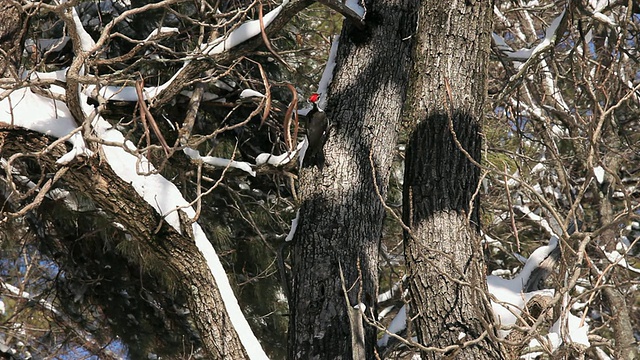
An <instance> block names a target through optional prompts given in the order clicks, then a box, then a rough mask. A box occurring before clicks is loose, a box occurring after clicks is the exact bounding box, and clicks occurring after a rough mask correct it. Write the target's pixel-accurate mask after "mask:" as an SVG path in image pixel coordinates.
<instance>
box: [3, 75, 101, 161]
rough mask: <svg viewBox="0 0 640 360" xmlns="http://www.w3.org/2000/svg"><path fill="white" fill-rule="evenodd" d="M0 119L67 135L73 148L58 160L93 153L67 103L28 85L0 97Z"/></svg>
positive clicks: (38, 130) (52, 134)
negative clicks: (36, 92)
mask: <svg viewBox="0 0 640 360" xmlns="http://www.w3.org/2000/svg"><path fill="white" fill-rule="evenodd" d="M0 90H3V89H0ZM0 122H2V123H5V124H9V125H15V126H21V127H23V128H26V129H30V130H33V131H37V132H40V133H43V134H46V135H50V136H54V137H57V138H63V137H68V141H69V142H70V143H71V144H72V145H73V149H72V150H71V151H70V152H69V153H68V154H66V155H64V156H63V157H61V158H60V159H58V160H57V162H58V163H60V164H66V163H68V162H69V161H71V160H72V159H73V158H75V156H77V155H80V154H84V155H86V156H92V155H93V154H92V152H91V151H90V150H89V149H87V147H86V144H85V142H84V140H83V139H82V134H81V132H80V130H81V129H80V128H79V127H78V125H77V124H76V122H75V120H74V119H73V116H72V115H71V112H70V111H69V108H67V105H66V104H65V103H64V102H61V101H58V100H54V99H50V98H47V97H44V96H42V95H38V94H35V93H33V92H32V91H31V89H30V88H22V89H17V90H15V91H13V92H11V94H9V96H7V97H6V98H4V99H2V100H1V101H0Z"/></svg>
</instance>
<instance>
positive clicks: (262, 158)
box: [256, 140, 304, 166]
mask: <svg viewBox="0 0 640 360" xmlns="http://www.w3.org/2000/svg"><path fill="white" fill-rule="evenodd" d="M303 146H304V140H303V141H301V142H300V143H298V146H297V147H296V149H295V150H294V151H292V152H286V153H284V154H280V155H271V154H269V153H262V154H259V155H258V156H256V166H259V165H262V164H269V165H273V166H282V165H285V164H287V163H289V161H291V159H292V158H293V157H295V156H296V154H297V153H298V151H300V150H301V149H302V147H303Z"/></svg>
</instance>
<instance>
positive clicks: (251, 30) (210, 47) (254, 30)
mask: <svg viewBox="0 0 640 360" xmlns="http://www.w3.org/2000/svg"><path fill="white" fill-rule="evenodd" d="M288 3H289V0H284V1H283V2H282V4H280V5H279V6H278V7H276V8H275V9H273V10H271V11H269V12H268V13H267V14H266V15H265V16H264V17H263V24H264V27H265V28H266V27H267V26H269V25H270V24H271V23H272V22H273V20H275V18H276V17H277V16H278V15H279V14H280V12H281V11H282V9H283V8H284V7H285V6H287V4H288ZM260 32H261V29H260V20H250V21H246V22H244V23H243V24H242V25H240V26H239V27H238V28H237V29H235V30H233V31H232V32H231V33H229V34H225V35H224V36H221V37H219V38H217V39H215V40H213V41H212V42H210V43H204V44H202V45H201V46H200V49H201V50H202V53H203V54H205V55H215V54H220V53H223V52H225V51H227V50H229V49H231V48H233V47H235V46H238V45H240V44H242V43H243V42H245V41H247V40H249V39H251V38H252V37H254V36H258V35H259V34H260Z"/></svg>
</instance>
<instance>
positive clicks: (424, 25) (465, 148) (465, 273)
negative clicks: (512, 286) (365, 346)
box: [403, 0, 503, 359]
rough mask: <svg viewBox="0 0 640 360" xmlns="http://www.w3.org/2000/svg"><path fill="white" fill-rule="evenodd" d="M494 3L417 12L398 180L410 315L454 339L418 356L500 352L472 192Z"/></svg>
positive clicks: (439, 336) (440, 5)
mask: <svg viewBox="0 0 640 360" xmlns="http://www.w3.org/2000/svg"><path fill="white" fill-rule="evenodd" d="M491 9H492V4H491V2H489V1H468V0H467V1H452V2H447V1H434V0H425V1H423V2H422V5H421V8H420V10H419V15H418V19H419V20H418V29H417V32H416V36H417V39H416V41H417V44H416V46H415V49H414V52H413V59H414V64H413V71H412V72H411V80H410V85H409V92H408V94H407V104H406V106H405V111H406V112H405V113H404V116H403V117H404V118H405V119H408V120H409V121H410V122H415V129H414V131H413V134H412V135H411V138H410V141H409V143H408V146H407V154H406V166H405V182H404V220H405V223H406V224H407V225H408V226H409V228H410V229H411V231H410V232H405V248H406V249H405V251H406V252H405V254H406V259H407V265H408V268H409V273H410V281H409V283H410V291H411V310H412V313H413V317H412V318H413V319H414V322H413V324H412V325H413V326H414V327H415V329H416V333H417V336H418V341H419V342H420V343H421V344H423V345H425V346H427V347H435V348H439V349H444V348H446V347H449V346H452V345H453V347H450V348H449V349H444V350H443V351H435V350H434V351H424V352H423V354H422V358H423V359H436V358H442V356H443V354H446V355H448V356H451V358H460V359H499V358H502V357H503V355H502V353H501V348H500V345H499V344H498V343H497V342H495V341H492V339H491V338H490V335H491V334H489V333H488V331H491V330H488V328H487V326H486V324H489V323H491V319H492V316H491V312H490V306H489V303H488V300H487V298H486V296H485V291H486V280H485V279H486V275H485V268H484V263H483V259H482V249H481V246H480V237H479V216H478V206H477V205H478V199H477V196H476V189H477V187H478V181H479V174H480V169H479V168H478V166H477V163H476V162H479V161H480V150H481V136H480V129H481V122H480V120H481V118H482V113H483V104H484V100H485V95H486V91H487V90H486V78H487V74H486V72H487V69H486V66H487V61H488V55H489V41H490V37H489V36H490V31H491V16H492V12H491ZM479 338H481V340H480V341H477V342H475V343H470V344H467V345H462V344H464V343H465V342H468V341H473V340H477V339H479ZM456 345H461V346H459V347H457V346H456ZM445 350H446V351H445Z"/></svg>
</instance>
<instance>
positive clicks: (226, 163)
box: [182, 147, 256, 176]
mask: <svg viewBox="0 0 640 360" xmlns="http://www.w3.org/2000/svg"><path fill="white" fill-rule="evenodd" d="M182 151H184V153H185V154H186V155H187V156H188V157H190V158H191V159H193V160H199V161H202V162H203V163H205V164H209V165H212V166H217V167H223V168H226V167H232V168H236V169H240V170H242V171H245V172H247V173H249V175H251V176H256V172H255V171H253V169H252V168H251V164H249V163H248V162H245V161H235V160H229V159H223V158H219V157H213V156H201V155H200V152H198V150H194V149H192V148H190V147H187V148H184V149H183V150H182Z"/></svg>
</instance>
